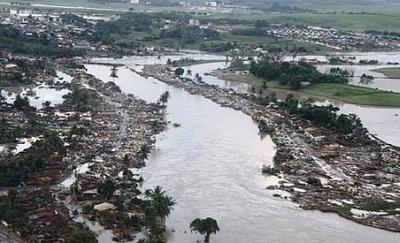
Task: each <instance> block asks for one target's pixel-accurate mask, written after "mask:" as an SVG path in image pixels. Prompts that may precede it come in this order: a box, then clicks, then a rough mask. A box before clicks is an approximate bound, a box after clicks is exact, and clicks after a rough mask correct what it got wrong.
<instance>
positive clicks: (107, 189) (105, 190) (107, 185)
mask: <svg viewBox="0 0 400 243" xmlns="http://www.w3.org/2000/svg"><path fill="white" fill-rule="evenodd" d="M97 192H98V193H99V194H100V195H101V196H102V197H103V198H105V199H110V198H111V197H112V196H113V195H114V192H115V185H114V182H112V181H111V180H106V181H104V182H103V183H101V184H100V186H99V188H98V189H97Z"/></svg>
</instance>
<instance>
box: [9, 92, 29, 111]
mask: <svg viewBox="0 0 400 243" xmlns="http://www.w3.org/2000/svg"><path fill="white" fill-rule="evenodd" d="M13 104H14V107H15V109H17V110H19V111H24V110H30V109H32V108H33V107H32V106H30V104H29V100H28V97H26V96H25V97H24V98H22V97H21V96H20V95H19V94H18V95H17V97H16V98H15V100H14V103H13Z"/></svg>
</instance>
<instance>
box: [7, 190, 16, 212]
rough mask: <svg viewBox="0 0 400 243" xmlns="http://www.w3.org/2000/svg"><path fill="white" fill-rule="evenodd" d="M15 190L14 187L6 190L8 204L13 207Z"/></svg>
mask: <svg viewBox="0 0 400 243" xmlns="http://www.w3.org/2000/svg"><path fill="white" fill-rule="evenodd" d="M17 194H18V192H17V190H15V188H11V189H10V190H8V200H10V205H11V207H12V208H13V207H14V206H15V199H16V198H17Z"/></svg>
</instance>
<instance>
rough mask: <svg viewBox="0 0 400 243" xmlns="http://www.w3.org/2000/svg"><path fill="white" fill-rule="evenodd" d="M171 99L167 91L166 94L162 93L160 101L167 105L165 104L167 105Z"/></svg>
mask: <svg viewBox="0 0 400 243" xmlns="http://www.w3.org/2000/svg"><path fill="white" fill-rule="evenodd" d="M169 97H170V95H169V92H168V91H165V92H164V93H162V95H161V96H160V99H159V101H160V102H161V103H162V104H164V105H165V103H167V102H168V100H169Z"/></svg>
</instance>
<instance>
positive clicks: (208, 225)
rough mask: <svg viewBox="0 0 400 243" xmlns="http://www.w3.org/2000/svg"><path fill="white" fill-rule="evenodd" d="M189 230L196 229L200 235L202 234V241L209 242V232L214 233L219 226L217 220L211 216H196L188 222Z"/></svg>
mask: <svg viewBox="0 0 400 243" xmlns="http://www.w3.org/2000/svg"><path fill="white" fill-rule="evenodd" d="M190 230H191V231H197V232H199V233H200V234H201V235H204V241H205V242H209V241H210V235H211V233H214V234H216V233H217V232H218V231H219V227H218V223H217V220H215V219H213V218H209V217H208V218H206V219H200V218H197V219H195V220H193V221H192V222H191V223H190Z"/></svg>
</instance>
